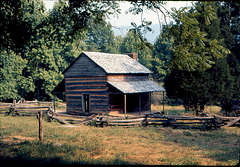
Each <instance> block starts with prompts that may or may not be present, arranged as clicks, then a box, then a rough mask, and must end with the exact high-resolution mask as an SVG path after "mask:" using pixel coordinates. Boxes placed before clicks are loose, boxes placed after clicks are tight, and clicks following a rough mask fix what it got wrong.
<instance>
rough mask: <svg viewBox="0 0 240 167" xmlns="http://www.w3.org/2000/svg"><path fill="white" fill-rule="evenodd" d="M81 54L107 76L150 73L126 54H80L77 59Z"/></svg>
mask: <svg viewBox="0 0 240 167" xmlns="http://www.w3.org/2000/svg"><path fill="white" fill-rule="evenodd" d="M82 54H85V55H86V56H87V57H89V58H90V59H91V60H92V61H94V62H95V63H96V64H97V65H98V66H100V67H101V68H102V69H103V70H104V71H105V72H106V73H107V74H150V73H151V71H150V70H148V69H147V68H146V67H144V66H143V65H142V64H140V63H139V62H138V61H136V60H134V59H132V58H131V57H129V56H128V55H126V54H111V53H100V52H82V53H81V54H80V55H79V57H80V56H81V55H82ZM79 57H78V58H79ZM78 58H77V59H78ZM77 59H76V60H77ZM76 60H75V61H76ZM75 61H74V62H73V63H72V64H71V65H70V66H69V67H68V68H67V69H66V70H65V71H64V72H63V73H65V72H66V71H67V70H68V69H69V68H70V67H71V66H72V65H73V64H74V63H75Z"/></svg>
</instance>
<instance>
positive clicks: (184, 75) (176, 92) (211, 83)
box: [165, 2, 239, 112]
mask: <svg viewBox="0 0 240 167" xmlns="http://www.w3.org/2000/svg"><path fill="white" fill-rule="evenodd" d="M206 5H211V6H212V9H213V10H212V11H214V12H217V15H218V16H221V15H222V14H223V13H224V12H223V13H222V11H221V10H219V9H221V8H222V7H223V6H221V5H217V3H216V2H207V4H206V3H202V2H197V3H196V4H195V9H196V10H197V11H198V12H201V11H203V10H204V8H205V7H206ZM190 12H192V11H191V10H190ZM225 17H228V16H227V15H226V16H225ZM196 19H197V20H198V22H199V23H201V24H199V28H200V31H204V32H205V33H206V35H205V36H206V38H207V39H208V41H211V40H215V39H217V40H218V41H219V44H221V45H222V46H224V47H227V48H229V49H230V50H231V51H232V50H233V49H232V48H231V47H229V46H228V45H229V43H228V42H227V39H234V38H233V37H231V36H232V33H231V31H230V29H229V26H230V24H226V20H225V19H224V17H216V18H215V19H214V20H212V24H204V22H205V21H206V19H205V16H204V15H202V14H198V15H197V16H196ZM224 22H225V23H224ZM228 23H230V22H228ZM223 25H224V26H226V28H225V29H223V28H222V26H223ZM227 25H228V26H227ZM230 27H231V26H230ZM226 34H228V36H230V37H226V38H225V35H226ZM207 47H209V48H211V47H210V46H208V45H207ZM232 54H233V53H231V55H230V54H229V55H225V56H222V57H221V58H217V57H215V58H214V57H213V61H214V62H215V63H214V64H212V65H211V68H209V69H207V70H202V68H199V70H195V71H186V70H181V69H179V68H176V67H177V66H175V68H172V70H171V71H170V73H169V74H168V75H167V77H166V80H165V85H166V90H167V93H168V96H169V97H171V98H180V99H182V100H183V101H184V104H185V105H187V106H191V105H192V107H194V108H195V110H196V111H199V109H198V108H200V109H201V110H203V109H204V105H205V104H210V103H216V102H220V103H221V106H222V108H223V109H224V110H225V111H227V112H231V110H232V104H231V103H232V98H233V97H234V89H235V88H234V85H235V84H236V83H235V82H234V76H233V75H232V74H231V70H232V69H233V68H231V64H229V61H227V60H229V57H231V58H232V60H234V56H232ZM173 59H174V58H173ZM232 63H236V64H235V65H236V66H237V61H236V59H235V61H233V62H232ZM236 66H234V67H236ZM176 82H177V83H178V84H177V85H174V84H173V83H176ZM237 89H239V87H238V88H237ZM198 106H199V107H198Z"/></svg>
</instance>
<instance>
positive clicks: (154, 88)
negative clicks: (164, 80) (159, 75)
mask: <svg viewBox="0 0 240 167" xmlns="http://www.w3.org/2000/svg"><path fill="white" fill-rule="evenodd" d="M108 83H109V84H110V85H112V86H114V87H115V88H117V89H118V90H120V91H121V92H122V93H124V94H127V93H145V92H162V91H165V89H164V88H162V87H161V86H159V85H158V84H156V83H154V82H153V81H151V80H146V81H116V82H115V81H108Z"/></svg>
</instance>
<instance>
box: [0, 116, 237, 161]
mask: <svg viewBox="0 0 240 167" xmlns="http://www.w3.org/2000/svg"><path fill="white" fill-rule="evenodd" d="M239 133H240V129H239V128H238V127H232V128H229V127H228V128H227V127H226V128H225V127H222V128H221V129H220V130H211V131H202V130H183V129H172V128H163V127H159V126H156V127H154V126H153V127H131V128H124V127H106V128H100V127H93V126H79V127H75V128H74V127H66V126H63V125H61V124H59V123H58V122H55V121H54V122H51V123H49V122H47V119H46V118H44V121H43V134H44V135H43V139H44V141H43V142H39V141H38V120H37V119H36V117H33V116H31V117H13V116H4V115H2V114H1V115H0V146H1V150H0V158H1V161H5V162H7V163H11V162H15V163H17V164H20V163H24V164H25V163H29V164H110V165H123V164H125V165H126V164H133V165H136V164H138V165H139V164H140V165H236V164H237V163H238V162H239V149H240V147H239V138H240V134H239Z"/></svg>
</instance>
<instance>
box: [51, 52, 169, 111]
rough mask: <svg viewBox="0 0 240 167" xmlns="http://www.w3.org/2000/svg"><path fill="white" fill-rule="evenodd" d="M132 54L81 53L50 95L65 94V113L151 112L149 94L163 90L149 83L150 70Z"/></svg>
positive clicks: (65, 71) (151, 82)
mask: <svg viewBox="0 0 240 167" xmlns="http://www.w3.org/2000/svg"><path fill="white" fill-rule="evenodd" d="M137 59H138V56H137V54H135V53H129V54H128V53H127V54H110V53H100V52H85V51H84V52H82V53H81V54H80V55H79V56H78V57H77V58H76V59H75V60H74V61H73V62H72V63H71V64H70V65H69V66H68V67H67V68H66V69H65V70H64V72H63V74H64V80H63V81H62V82H61V83H60V84H59V85H58V86H57V87H56V88H55V89H54V91H53V92H59V90H60V91H63V90H64V91H65V96H66V97H65V98H66V105H67V113H68V114H86V115H88V114H92V113H106V112H111V111H118V112H120V113H124V114H125V115H126V113H127V112H134V111H135V112H136V111H139V113H140V112H141V111H146V110H151V92H162V91H165V90H164V88H162V87H161V86H159V85H158V84H156V83H154V82H153V81H151V80H149V74H151V71H150V70H149V69H147V68H146V67H145V66H143V65H142V64H140V63H139V62H138V61H137Z"/></svg>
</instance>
